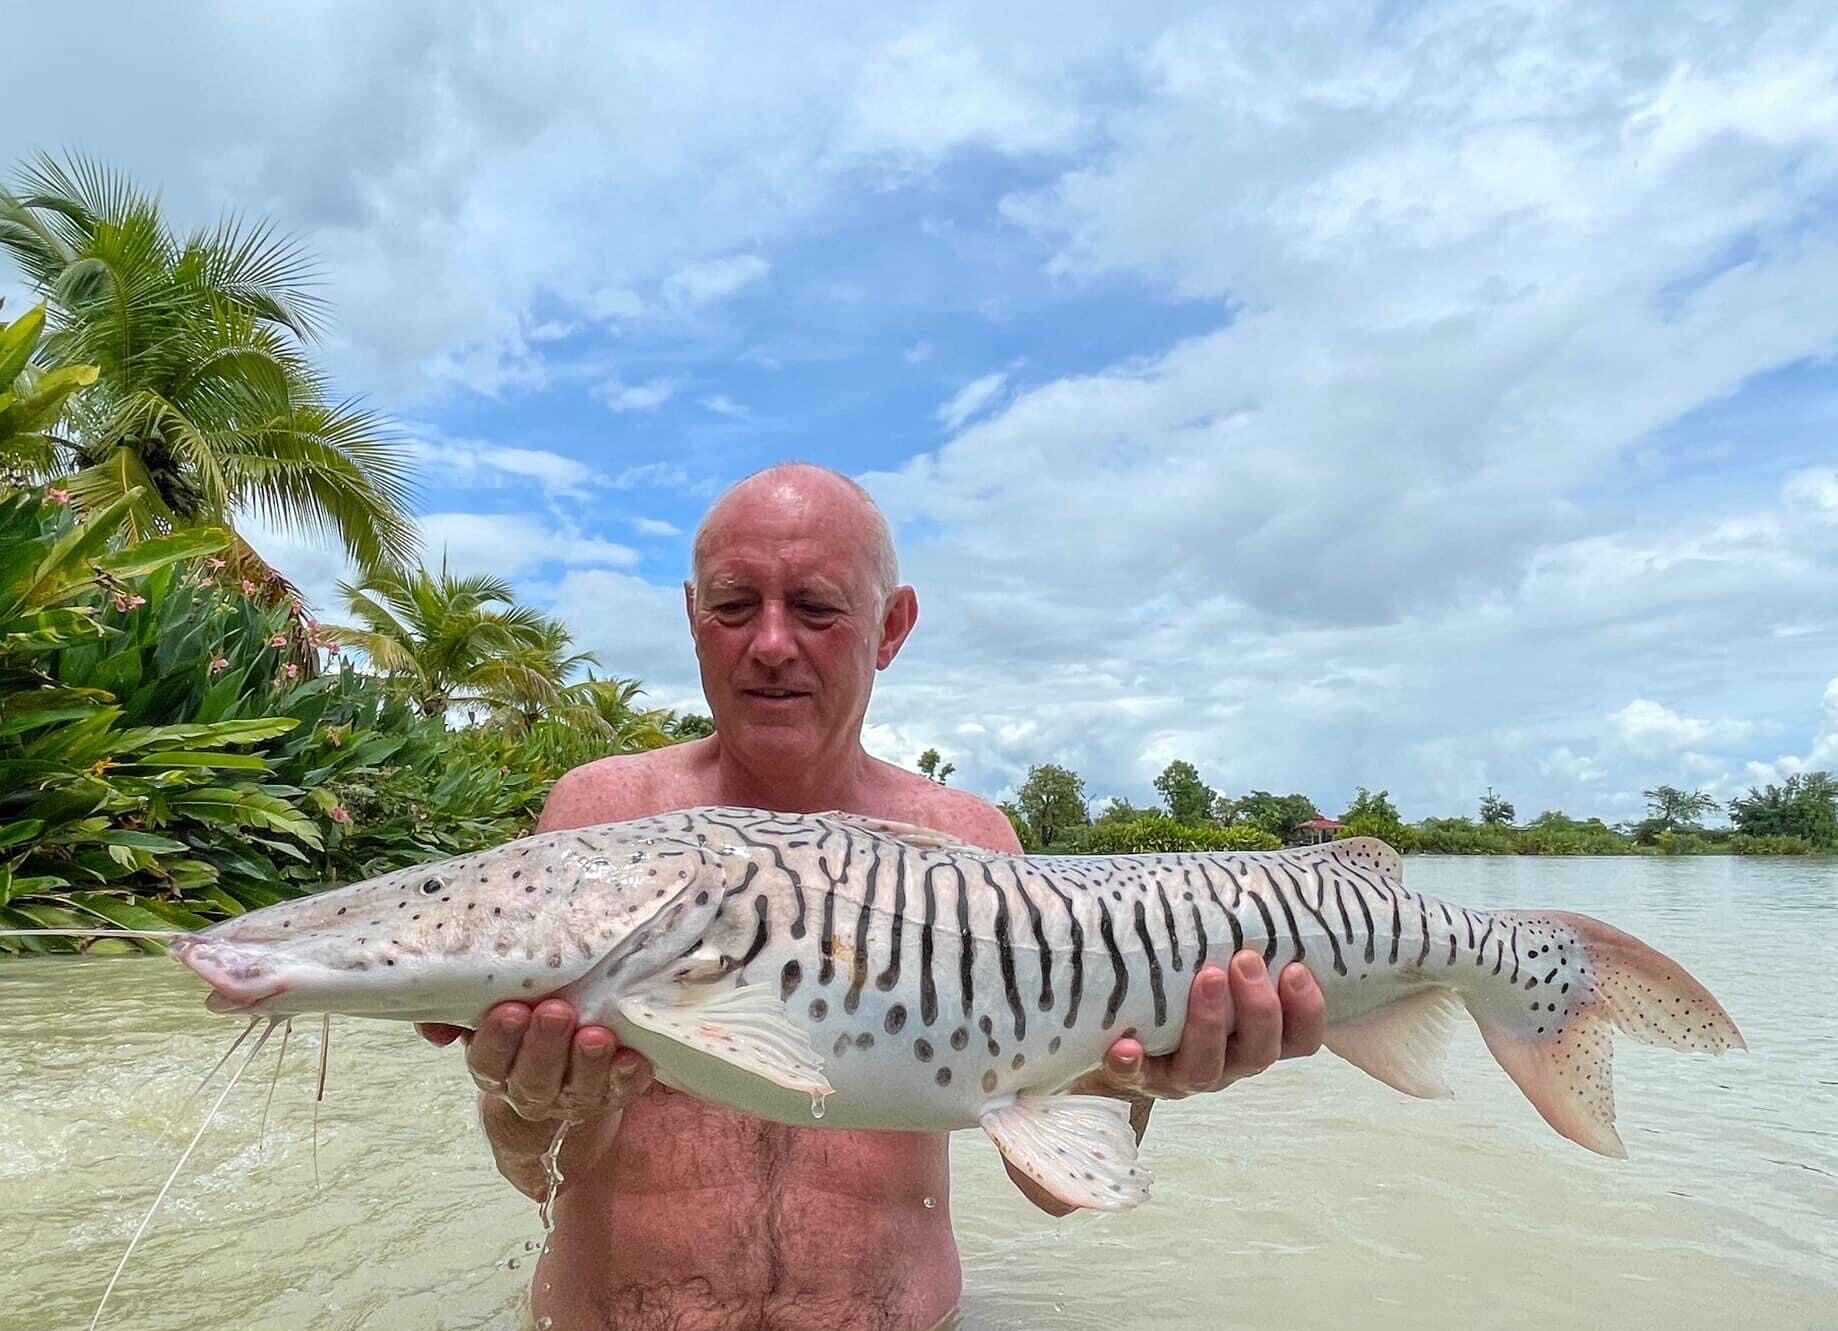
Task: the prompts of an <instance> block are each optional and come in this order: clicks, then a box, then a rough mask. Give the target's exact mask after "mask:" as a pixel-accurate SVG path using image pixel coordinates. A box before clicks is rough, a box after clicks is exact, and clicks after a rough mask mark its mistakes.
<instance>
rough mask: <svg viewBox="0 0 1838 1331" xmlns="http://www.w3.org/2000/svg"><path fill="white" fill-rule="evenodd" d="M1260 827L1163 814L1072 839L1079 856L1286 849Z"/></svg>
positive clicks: (1102, 826)
mask: <svg viewBox="0 0 1838 1331" xmlns="http://www.w3.org/2000/svg"><path fill="white" fill-rule="evenodd" d="M1282 844H1283V843H1282V842H1281V841H1279V840H1277V839H1276V838H1275V837H1274V836H1272V835H1270V833H1268V832H1266V831H1264V830H1263V829H1262V828H1257V827H1220V826H1218V825H1217V824H1214V823H1198V824H1195V823H1182V822H1177V821H1176V820H1175V819H1173V818H1170V817H1168V816H1167V815H1166V814H1162V813H1146V814H1143V815H1141V816H1140V817H1138V818H1136V819H1134V820H1133V821H1131V822H1116V821H1108V822H1106V821H1100V822H1095V823H1093V824H1092V825H1091V826H1090V827H1087V828H1083V829H1081V830H1080V831H1079V832H1077V833H1075V834H1074V835H1073V836H1072V837H1071V838H1070V849H1071V850H1072V851H1073V852H1074V853H1075V854H1079V855H1161V854H1168V853H1171V852H1174V851H1217V850H1276V849H1278V848H1279V847H1281V846H1282Z"/></svg>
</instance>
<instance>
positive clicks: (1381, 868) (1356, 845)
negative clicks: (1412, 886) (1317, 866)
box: [1322, 836, 1404, 883]
mask: <svg viewBox="0 0 1838 1331" xmlns="http://www.w3.org/2000/svg"><path fill="white" fill-rule="evenodd" d="M1322 849H1324V850H1326V851H1327V857H1328V858H1329V859H1330V860H1339V861H1341V862H1342V863H1344V864H1351V865H1354V866H1355V867H1356V868H1361V869H1376V870H1377V871H1378V873H1379V875H1380V876H1381V877H1383V878H1386V879H1389V880H1390V881H1391V882H1394V883H1402V882H1403V881H1404V857H1403V856H1402V855H1400V854H1398V852H1397V851H1395V850H1393V849H1392V848H1391V847H1390V846H1388V845H1386V844H1385V843H1384V842H1383V841H1380V840H1379V839H1378V838H1377V837H1375V836H1350V837H1347V838H1345V839H1344V840H1341V841H1330V842H1328V843H1327V845H1326V846H1324V847H1322Z"/></svg>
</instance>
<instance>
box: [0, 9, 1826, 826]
mask: <svg viewBox="0 0 1838 1331" xmlns="http://www.w3.org/2000/svg"><path fill="white" fill-rule="evenodd" d="M1648 12H1649V11H1648V10H1646V9H1645V8H1644V7H1637V6H1630V7H1625V8H1624V9H1621V10H1614V11H1608V12H1607V13H1606V15H1605V13H1604V11H1602V10H1601V8H1600V7H1599V6H1589V5H1564V4H1538V5H1529V4H1527V5H1512V4H1485V5H1481V4H1472V5H1470V4H1385V5H1380V6H1367V7H1360V6H1353V5H1323V6H1312V7H1302V8H1295V7H1289V8H1286V9H1284V10H1283V11H1282V12H1281V13H1278V12H1276V11H1274V10H1273V11H1271V12H1270V13H1268V14H1261V15H1246V14H1234V13H1232V12H1229V11H1227V10H1224V9H1222V8H1221V7H1218V6H1186V5H1180V4H1168V5H1160V6H1154V7H1146V8H1145V7H1136V8H1134V9H1133V10H1132V12H1131V13H1130V14H1128V15H1125V14H1123V13H1122V12H1120V11H1118V10H1116V9H1115V8H1114V7H1110V6H1098V5H1091V6H1083V7H1081V6H1077V5H1067V4H1056V5H1054V6H1050V7H1047V6H1011V7H1001V8H1000V9H999V10H998V9H995V8H993V7H987V6H981V7H979V6H970V5H959V6H953V5H927V6H918V7H910V8H905V9H902V10H900V11H899V12H898V13H892V12H888V13H876V12H865V11H863V10H862V9H861V7H850V6H814V5H805V6H798V7H794V8H784V9H779V10H774V11H773V12H772V13H770V14H766V13H761V14H756V15H741V14H739V13H737V12H736V11H734V10H732V9H731V8H722V9H712V8H704V7H698V6H677V7H672V8H671V9H670V10H669V12H668V13H666V14H659V13H657V12H647V11H643V10H637V9H632V8H626V7H621V6H609V5H601V4H595V5H578V6H570V5H565V4H564V5H555V6H545V7H542V8H541V9H540V10H532V9H529V8H527V7H521V6H515V5H509V4H503V5H492V4H482V5H477V6H470V7H466V8H465V9H463V10H462V9H460V8H459V7H453V6H440V5H435V4H431V3H430V4H419V5H406V4H405V5H397V6H387V7H371V6H359V5H355V4H342V3H324V4H316V5H315V4H308V5H299V6H289V7H287V9H286V11H285V12H279V13H276V12H267V11H255V10H249V9H248V8H247V7H237V6H229V5H215V4H190V5H183V4H175V5H170V6H160V7H157V8H155V7H146V8H143V9H141V10H138V11H133V12H128V11H123V12H121V13H118V14H115V15H114V16H112V17H111V20H110V22H109V23H108V24H106V25H87V26H85V27H83V28H81V29H79V28H73V27H72V26H71V25H70V24H69V23H68V22H64V21H61V20H58V19H56V18H53V17H51V16H49V15H48V14H47V15H46V16H42V17H41V18H39V19H36V20H34V19H31V18H28V19H25V20H23V21H22V22H21V23H19V24H15V25H13V26H12V28H10V30H9V32H10V35H11V36H12V37H13V39H14V46H15V50H14V51H13V52H12V54H13V59H12V60H10V61H9V62H8V63H9V71H8V85H9V128H10V129H12V130H13V131H14V133H13V134H12V135H10V136H9V137H10V139H11V141H12V142H13V143H14V144H15V145H16V146H17V148H18V150H19V151H21V152H24V151H30V150H32V149H35V148H38V147H47V148H51V149H53V150H59V149H65V148H68V149H75V150H79V151H82V152H86V153H89V154H93V155H95V156H98V157H101V158H103V159H105V160H107V161H108V162H110V163H112V164H114V165H117V166H119V167H121V168H122V169H124V170H126V171H128V172H131V173H132V174H133V175H134V176H135V177H136V178H137V179H138V180H140V181H141V182H143V183H145V184H147V185H149V186H153V187H156V188H158V189H159V190H160V191H161V192H162V195H163V197H164V199H165V201H166V205H167V207H168V209H169V211H170V212H171V214H172V215H173V217H174V218H175V219H178V220H181V221H185V222H190V221H207V220H211V219H213V218H214V217H215V216H216V215H217V214H218V213H219V212H220V211H221V210H223V209H225V208H234V209H238V210H241V211H244V212H247V213H258V214H264V215H267V216H270V217H272V218H274V219H275V220H276V221H277V222H278V223H279V224H280V225H281V226H282V227H283V228H285V229H288V230H290V231H293V232H295V233H297V234H299V235H300V236H302V237H303V238H304V239H305V240H306V241H307V242H308V243H309V244H310V245H311V247H312V248H313V249H314V250H315V251H316V252H317V253H318V254H319V256H320V257H321V260H322V264H323V268H324V273H325V281H326V294H327V296H328V297H329V298H330V299H331V300H332V302H333V304H334V307H335V309H336V312H337V321H336V326H335V329H334V331H333V334H332V336H331V337H330V338H329V339H328V341H327V343H326V345H325V346H324V348H323V355H324V358H325V363H326V364H327V366H328V367H329V368H330V369H331V371H332V372H333V373H334V374H335V375H336V377H337V379H338V381H339V383H340V384H341V386H342V387H344V388H345V389H347V390H349V391H351V392H354V393H360V394H362V395H364V396H365V397H366V398H368V399H369V401H370V402H371V403H372V404H373V405H375V406H378V407H380V408H382V409H383V410H385V411H387V412H388V413H390V414H391V415H392V416H394V417H395V418H396V419H398V420H399V421H401V422H402V423H403V425H404V427H405V429H406V430H407V431H408V432H409V433H410V435H411V436H412V437H413V438H414V440H415V441H416V448H417V451H418V454H419V456H420V459H421V463H422V466H421V492H420V499H419V507H420V512H421V515H422V528H423V532H424V536H425V541H426V546H427V552H428V554H429V556H430V557H431V558H438V557H439V556H440V555H441V553H443V552H444V553H445V554H446V556H447V557H448V558H449V559H450V560H451V561H452V562H453V563H455V564H456V565H458V566H460V567H463V568H467V569H480V570H490V571H494V572H499V573H502V574H505V575H506V576H509V577H510V578H512V580H513V581H514V582H515V583H516V584H517V585H518V587H519V588H520V590H521V591H522V593H523V594H524V595H526V596H527V597H528V598H529V599H530V600H532V601H534V602H536V603H538V604H541V605H543V606H545V607H547V608H549V609H550V610H552V611H553V612H555V613H557V614H560V615H562V616H564V617H565V618H566V619H567V620H568V622H569V623H570V625H571V626H572V627H573V628H574V630H575V631H576V633H577V635H578V637H579V639H580V641H581V642H582V644H583V645H585V646H588V647H591V648H592V649H594V650H595V651H597V652H598V653H599V654H600V656H601V659H602V661H603V663H604V665H605V666H606V668H608V669H610V670H612V671H614V672H616V673H620V674H625V675H635V676H638V677H640V678H642V679H643V680H645V681H646V683H647V686H648V687H649V689H650V691H651V695H652V696H653V697H654V698H655V699H657V700H658V701H660V702H663V703H669V704H672V705H690V706H693V705H696V703H697V693H696V688H695V679H694V671H693V663H692V661H691V658H690V653H689V649H688V641H687V636H686V632H685V630H684V628H683V625H682V615H681V602H680V593H679V591H678V583H679V581H680V579H681V577H682V574H683V571H684V566H685V564H686V555H687V551H686V543H687V533H688V532H689V531H690V530H691V529H692V528H693V526H694V523H695V521H696V519H697V517H698V516H699V515H700V513H701V511H702V510H703V508H704V507H705V506H706V504H707V503H708V501H709V499H710V497H711V496H712V495H713V494H715V493H717V492H718V491H719V490H720V488H722V487H723V486H725V485H726V484H728V483H730V482H732V481H733V480H735V479H738V478H739V477H740V476H742V475H744V474H746V473H747V472H749V471H751V470H753V469H754V468H756V467H759V466H761V465H764V464H766V463H769V462H772V461H775V460H778V459H781V458H785V457H803V458H811V459H815V460H818V461H822V462H826V463H828V464H830V465H833V466H836V467H839V468H841V469H843V470H846V471H848V472H850V473H851V474H854V475H857V476H858V477H860V478H861V479H862V480H863V481H864V483H865V484H867V485H868V486H869V488H870V489H871V490H873V491H874V493H875V494H876V495H877V496H878V497H879V498H880V499H881V501H882V502H883V504H884V506H885V507H886V509H887V511H888V512H889V515H890V517H891V519H892V520H893V522H894V525H895V530H896V536H897V538H898V541H899V544H900V547H901V552H902V561H903V569H904V572H905V574H906V575H907V577H908V579H909V580H910V581H911V582H913V583H914V585H915V586H916V587H917V589H918V592H919V596H920V601H921V606H922V612H921V620H920V626H919V630H918V632H917V634H916V635H915V637H914V639H913V640H912V642H911V644H910V645H909V647H908V649H907V651H906V652H905V653H904V654H903V656H902V657H901V659H900V660H899V661H898V662H897V663H896V664H895V667H894V668H893V669H892V670H891V671H889V672H888V673H887V674H886V675H884V676H883V678H882V683H881V687H880V689H879V691H878V692H877V697H876V702H875V705H874V708H873V710H872V712H871V714H870V727H869V736H868V737H869V742H870V747H871V748H872V749H873V750H874V751H875V752H877V753H879V754H881V755H882V756H884V757H887V758H889V759H890V760H893V761H896V762H903V763H909V764H910V763H911V762H912V760H913V759H914V757H915V756H916V755H917V754H918V753H919V752H920V751H921V750H922V749H924V748H925V747H927V746H931V745H935V746H937V747H938V748H940V749H941V750H943V751H944V753H945V754H946V756H947V757H949V758H950V759H951V760H952V761H953V762H955V763H956V765H957V769H958V775H957V776H956V777H955V778H954V781H955V782H956V783H957V784H961V785H965V786H968V787H969V788H971V789H974V790H977V791H979V792H981V793H983V794H986V795H989V796H992V797H994V796H1000V795H1003V794H1005V793H1008V792H1010V791H1012V789H1013V787H1014V785H1015V784H1016V783H1017V782H1018V781H1019V780H1020V779H1021V778H1022V777H1023V776H1024V775H1025V773H1026V770H1027V767H1028V765H1029V764H1030V763H1035V762H1045V761H1056V762H1063V763H1067V764H1069V765H1071V766H1072V767H1074V768H1075V769H1076V770H1078V771H1079V772H1081V773H1082V774H1083V775H1084V776H1085V777H1086V780H1087V786H1088V789H1089V790H1090V792H1091V794H1092V795H1093V797H1094V799H1099V798H1102V797H1104V796H1108V795H1112V794H1120V795H1124V796H1126V797H1129V798H1131V799H1134V800H1137V801H1139V802H1146V801H1148V800H1149V799H1150V798H1151V797H1152V793H1151V788H1150V783H1151V782H1152V780H1153V778H1154V776H1155V774H1156V772H1158V771H1159V770H1160V769H1161V767H1162V766H1163V765H1165V764H1166V762H1167V761H1169V760H1170V759H1171V758H1176V757H1181V758H1187V759H1189V760H1191V761H1194V762H1196V763H1197V764H1198V765H1199V766H1200V768H1201V770H1202V773H1203V774H1204V775H1205V776H1206V777H1207V779H1208V780H1209V781H1211V782H1212V783H1213V784H1214V785H1215V786H1217V787H1220V788H1221V789H1224V790H1226V791H1227V792H1231V793H1236V792H1241V791H1243V790H1245V789H1248V788H1252V787H1262V788H1274V789H1278V790H1288V789H1301V790H1304V791H1306V792H1308V793H1309V794H1311V795H1312V796H1313V797H1314V798H1315V799H1316V800H1317V801H1318V802H1319V803H1320V804H1321V805H1322V807H1323V808H1324V809H1326V810H1328V811H1329V812H1337V811H1338V810H1339V809H1340V808H1342V807H1344V805H1345V803H1346V801H1347V800H1348V799H1349V798H1350V796H1351V794H1352V791H1353V789H1354V787H1355V786H1357V785H1362V784H1363V785H1368V786H1372V787H1375V788H1376V787H1381V786H1383V787H1388V788H1389V789H1390V790H1391V792H1392V794H1393V795H1394V797H1395V798H1396V799H1397V800H1398V802H1399V804H1400V806H1401V807H1402V809H1403V811H1404V812H1405V814H1406V815H1407V816H1409V817H1413V818H1414V817H1421V816H1425V815H1428V814H1432V813H1448V812H1458V811H1472V809H1473V806H1474V803H1475V800H1476V798H1477V797H1478V795H1479V793H1480V792H1481V791H1482V790H1483V789H1484V788H1486V787H1487V786H1489V785H1491V786H1492V787H1494V788H1495V789H1496V790H1498V791H1500V792H1502V793H1504V794H1505V795H1506V796H1507V797H1508V798H1510V799H1512V800H1513V801H1514V802H1515V803H1516V804H1517V805H1518V807H1519V810H1520V812H1521V814H1522V815H1527V816H1529V815H1530V814H1532V813H1535V812H1537V811H1538V810H1540V809H1544V808H1549V807H1561V808H1564V809H1566V810H1569V811H1572V812H1576V813H1597V814H1601V815H1602V816H1604V817H1607V818H1610V819H1616V818H1623V817H1628V816H1631V815H1634V814H1636V813H1638V812H1639V810H1640V806H1641V803H1642V801H1641V799H1640V795H1639V792H1640V791H1641V789H1642V788H1644V787H1648V786H1652V785H1655V784H1657V783H1660V782H1673V783H1677V784H1684V785H1689V786H1693V787H1697V788H1703V789H1707V790H1710V791H1712V792H1713V793H1714V794H1716V795H1717V796H1719V797H1720V798H1727V797H1728V796H1730V795H1731V794H1734V793H1739V792H1740V791H1741V790H1743V789H1744V788H1746V787H1747V786H1748V785H1749V784H1750V783H1752V782H1755V781H1762V780H1771V779H1778V778H1779V777H1780V776H1781V775H1783V774H1785V773H1787V772H1791V771H1794V770H1799V769H1802V768H1805V767H1807V766H1809V765H1810V766H1814V767H1838V608H1835V607H1838V596H1835V595H1834V592H1835V591H1838V432H1835V431H1834V428H1833V427H1834V425H1835V424H1838V370H1835V369H1834V366H1833V359H1832V358H1833V352H1834V348H1835V346H1838V244H1834V242H1835V241H1838V206H1835V201H1838V18H1834V17H1833V15H1832V14H1831V13H1830V11H1829V6H1824V5H1817V4H1797V5H1796V4H1773V5H1750V4H1740V5H1738V4H1727V5H1719V4H1715V3H1705V4H1698V5H1694V6H1692V7H1691V8H1690V9H1688V10H1680V11H1677V12H1675V13H1673V14H1671V15H1669V16H1668V17H1667V18H1666V19H1665V21H1664V22H1663V23H1661V22H1658V21H1652V20H1648V19H1646V18H1644V17H1642V15H1644V14H1646V13H1648ZM34 22H38V23H42V25H43V27H42V30H41V31H38V32H34V31H33V30H32V27H31V25H32V24H33V23H34ZM148 49H160V50H162V51H164V52H166V53H167V54H166V55H164V56H162V59H161V60H160V61H158V62H149V61H147V60H146V59H145V52H146V51H147V50H148ZM76 62H81V64H82V67H83V69H84V71H85V77H84V84H85V86H86V87H88V88H91V89H98V90H105V91H100V92H97V93H95V94H93V95H89V96H85V97H82V98H78V99H71V98H69V97H67V96H66V95H65V94H66V92H67V85H68V77H69V70H70V69H71V67H72V65H73V64H74V63H76ZM130 110H131V111H132V114H126V112H128V111H130ZM9 287H10V288H11V290H12V293H13V294H15V295H16V294H17V291H16V282H15V281H14V279H12V278H11V276H10V275H4V274H0V291H6V290H8V289H9ZM258 537H259V539H258V544H261V545H262V547H263V548H264V549H266V550H270V551H271V552H272V553H273V554H274V557H275V558H276V560H277V562H278V563H280V564H281V565H282V566H283V567H285V568H286V569H288V571H289V572H290V573H292V574H293V575H294V576H296V577H297V578H298V579H299V580H300V581H301V582H302V584H303V585H304V586H306V587H308V588H309V589H311V590H312V591H313V592H314V594H315V595H316V596H317V597H318V598H320V599H321V600H322V601H325V602H330V601H331V600H332V593H331V588H332V586H333V583H334V582H335V581H336V579H337V578H338V577H339V576H340V574H341V573H342V572H343V569H342V566H341V563H340V561H339V559H338V557H337V556H336V554H335V553H334V552H331V551H328V550H324V549H319V548H316V547H313V546H312V545H310V544H309V543H306V542H304V541H301V540H299V539H298V538H295V537H293V536H291V535H289V534H287V533H275V532H261V533H258ZM330 609H331V612H332V613H333V614H336V606H331V607H330Z"/></svg>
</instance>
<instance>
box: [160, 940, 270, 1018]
mask: <svg viewBox="0 0 1838 1331" xmlns="http://www.w3.org/2000/svg"><path fill="white" fill-rule="evenodd" d="M168 951H170V952H171V953H172V954H173V955H174V956H176V957H178V959H179V960H180V961H181V962H182V963H183V964H184V965H185V967H186V969H187V970H190V971H191V972H193V973H194V974H195V975H197V977H198V978H199V979H201V980H203V981H204V982H205V983H206V984H208V985H209V986H210V987H211V992H210V994H209V995H208V996H206V998H205V1000H204V1006H205V1008H206V1009H208V1010H209V1011H211V1012H248V1011H250V1010H252V1009H254V1008H256V1007H258V1006H259V1005H260V1004H262V1003H265V1002H267V1001H268V1000H269V999H271V998H274V997H276V996H277V995H279V994H282V993H284V992H286V990H287V987H288V986H287V982H286V981H285V980H283V979H282V978H281V977H280V976H278V975H276V974H275V973H274V968H273V966H272V965H270V964H269V961H268V958H266V957H264V956H255V955H251V954H250V952H249V951H248V950H247V949H245V948H241V947H238V946H236V944H234V943H214V942H202V941H200V940H197V939H180V940H178V941H177V942H175V943H174V944H173V945H172V946H171V947H170V948H169V949H168Z"/></svg>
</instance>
